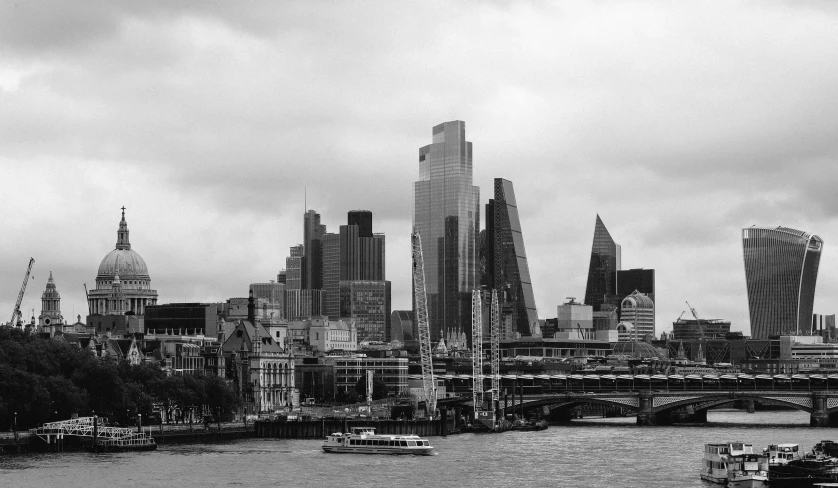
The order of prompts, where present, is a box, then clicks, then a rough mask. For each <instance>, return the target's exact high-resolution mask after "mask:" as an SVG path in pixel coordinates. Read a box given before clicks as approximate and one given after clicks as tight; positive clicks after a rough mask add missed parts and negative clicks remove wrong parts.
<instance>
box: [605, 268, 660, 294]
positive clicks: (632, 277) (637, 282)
mask: <svg viewBox="0 0 838 488" xmlns="http://www.w3.org/2000/svg"><path fill="white" fill-rule="evenodd" d="M615 281H616V283H617V297H618V299H619V300H620V302H622V301H623V298H625V297H627V296H629V295H631V294H632V293H633V292H634V291H639V292H640V293H643V294H645V295H646V296H648V297H649V298H651V299H652V301H653V302H654V301H655V270H653V269H643V268H639V269H624V270H617V278H616V280H615Z"/></svg>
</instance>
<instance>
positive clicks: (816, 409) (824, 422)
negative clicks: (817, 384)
mask: <svg viewBox="0 0 838 488" xmlns="http://www.w3.org/2000/svg"><path fill="white" fill-rule="evenodd" d="M826 399H827V395H826V393H824V392H822V391H815V392H812V415H811V416H810V417H809V425H810V426H812V427H835V426H838V414H830V413H829V411H828V410H827V406H826V405H827V401H826Z"/></svg>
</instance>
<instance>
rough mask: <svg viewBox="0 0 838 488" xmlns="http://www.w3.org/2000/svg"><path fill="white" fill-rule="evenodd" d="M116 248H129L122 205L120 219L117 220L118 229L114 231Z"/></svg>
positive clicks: (126, 225)
mask: <svg viewBox="0 0 838 488" xmlns="http://www.w3.org/2000/svg"><path fill="white" fill-rule="evenodd" d="M116 248H117V249H131V242H129V241H128V222H126V221H125V207H122V220H120V221H119V230H118V231H117V232H116Z"/></svg>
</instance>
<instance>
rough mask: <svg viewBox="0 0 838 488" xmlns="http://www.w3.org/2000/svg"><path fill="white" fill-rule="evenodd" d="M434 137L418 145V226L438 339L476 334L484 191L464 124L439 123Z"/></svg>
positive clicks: (430, 312) (430, 313)
mask: <svg viewBox="0 0 838 488" xmlns="http://www.w3.org/2000/svg"><path fill="white" fill-rule="evenodd" d="M432 135H433V139H432V143H431V144H429V145H427V146H424V147H421V148H419V181H417V182H415V183H414V185H413V190H414V199H415V205H414V225H415V226H416V231H417V232H418V233H419V236H420V237H421V239H422V251H423V257H424V262H425V286H426V292H427V296H428V322H429V325H430V329H431V340H433V341H438V340H439V339H440V338H442V337H444V336H447V335H448V334H450V333H455V334H458V335H459V334H461V333H463V332H465V333H466V334H467V335H470V334H471V292H472V290H474V289H475V288H476V287H477V285H478V283H477V256H476V246H475V239H476V236H477V233H478V231H479V226H480V208H479V201H480V189H479V188H477V187H476V186H474V185H473V184H472V152H471V142H468V141H466V124H465V122H463V121H460V120H455V121H452V122H445V123H442V124H439V125H437V126H435V127H434V128H433V130H432ZM414 303H415V301H414Z"/></svg>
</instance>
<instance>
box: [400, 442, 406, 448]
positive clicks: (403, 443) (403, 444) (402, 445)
mask: <svg viewBox="0 0 838 488" xmlns="http://www.w3.org/2000/svg"><path fill="white" fill-rule="evenodd" d="M399 445H401V447H407V441H399Z"/></svg>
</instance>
